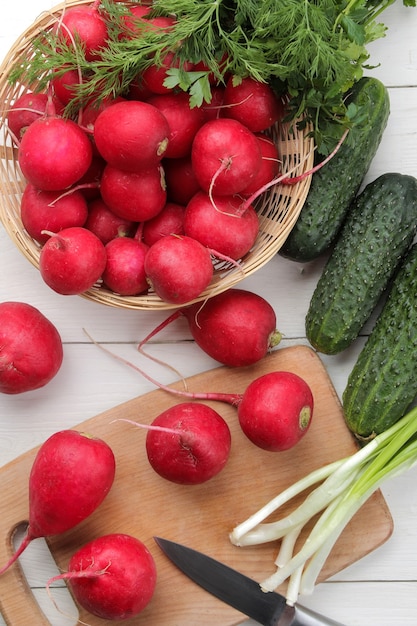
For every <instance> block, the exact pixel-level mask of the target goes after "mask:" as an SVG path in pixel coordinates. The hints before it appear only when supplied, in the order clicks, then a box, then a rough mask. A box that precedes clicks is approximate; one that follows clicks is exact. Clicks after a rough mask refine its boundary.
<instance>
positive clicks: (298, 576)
mask: <svg viewBox="0 0 417 626" xmlns="http://www.w3.org/2000/svg"><path fill="white" fill-rule="evenodd" d="M416 434H417V407H414V408H413V409H411V410H410V411H409V412H408V413H407V414H406V415H405V416H404V417H403V418H402V419H401V420H399V421H398V422H396V423H395V424H394V425H393V426H391V427H390V428H389V429H387V430H386V431H384V432H383V433H380V434H378V435H376V436H375V437H374V439H372V440H371V441H370V442H369V443H368V444H366V445H365V446H364V447H363V448H361V449H359V450H358V451H357V452H356V453H355V454H352V455H351V456H348V457H346V458H344V459H340V460H338V461H335V462H333V463H330V464H328V465H325V466H323V467H321V468H319V469H317V470H315V471H313V472H311V473H310V474H308V475H307V476H305V477H304V478H302V479H301V480H299V481H297V482H296V483H294V484H293V485H291V486H290V487H289V488H288V489H286V490H285V491H283V492H282V493H280V494H279V495H278V496H276V497H275V498H273V499H272V500H271V501H269V502H268V503H267V504H265V505H264V506H263V507H262V508H261V509H260V510H258V511H257V512H255V513H254V514H253V515H251V516H250V517H249V518H248V519H247V520H245V521H244V522H242V523H241V524H239V525H238V526H236V527H235V528H234V529H233V531H232V532H231V534H230V541H231V542H232V543H233V544H234V545H237V546H248V545H255V544H260V543H266V542H270V541H275V540H277V539H281V540H282V541H281V547H280V550H279V554H278V557H277V559H276V561H275V565H276V566H277V570H276V571H275V572H274V573H273V574H272V575H271V576H269V578H267V579H266V580H264V581H262V582H261V583H260V586H261V588H262V589H263V590H264V591H273V590H274V589H276V588H277V587H278V586H279V585H281V584H282V583H283V582H284V581H287V582H288V588H287V602H288V603H289V604H294V603H295V602H296V601H297V598H298V596H299V594H310V593H312V591H313V589H314V586H315V584H316V582H317V578H318V575H319V573H320V571H321V569H322V567H323V565H324V563H325V561H326V559H327V557H328V555H329V553H330V551H331V550H332V548H333V546H334V544H335V543H336V541H337V539H338V537H339V536H340V534H341V533H342V532H343V530H344V528H345V527H346V525H347V524H348V522H349V521H350V520H351V519H352V517H353V516H354V515H355V513H356V512H357V511H358V510H359V509H360V508H361V507H362V505H363V504H364V503H365V502H366V501H367V500H368V498H369V497H370V496H371V495H372V494H373V493H374V492H375V491H376V490H377V489H378V488H379V487H380V486H381V484H382V483H383V482H384V481H385V480H387V479H388V478H391V477H393V476H396V475H398V474H401V473H403V472H405V471H406V470H408V469H410V468H411V467H412V466H413V465H414V464H415V463H416V462H417V437H416ZM318 483H319V484H318ZM317 484H318V486H316V487H315V488H314V489H313V490H312V491H311V492H310V493H308V495H307V496H306V498H305V499H304V501H303V502H302V503H301V504H300V505H299V506H298V507H296V508H295V510H294V511H292V512H291V513H289V514H288V515H286V516H284V517H282V518H281V519H279V520H278V521H274V522H264V520H265V519H266V518H267V517H268V516H269V515H271V514H272V513H274V512H275V511H276V510H277V509H278V508H280V507H281V506H282V505H283V504H285V503H287V502H289V501H290V500H292V499H293V498H294V496H296V495H299V494H300V493H302V492H303V491H305V490H306V489H308V488H310V487H312V486H313V485H317ZM318 513H320V516H319V517H318V519H317V521H316V522H315V524H314V526H313V527H312V529H311V531H310V532H309V534H308V535H307V537H306V539H305V541H304V543H303V544H302V545H301V547H300V548H299V550H298V552H295V553H294V549H295V543H296V541H297V539H298V538H299V535H300V533H301V531H302V529H303V528H304V527H305V525H306V524H307V523H308V522H310V521H311V520H312V518H313V517H315V516H316V515H317V514H318Z"/></svg>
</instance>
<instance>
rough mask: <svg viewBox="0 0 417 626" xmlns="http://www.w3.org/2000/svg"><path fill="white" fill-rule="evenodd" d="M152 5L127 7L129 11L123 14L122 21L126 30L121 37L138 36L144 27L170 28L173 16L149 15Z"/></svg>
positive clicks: (152, 28)
mask: <svg viewBox="0 0 417 626" xmlns="http://www.w3.org/2000/svg"><path fill="white" fill-rule="evenodd" d="M151 9H152V7H151V6H150V5H146V4H145V5H139V6H133V7H129V12H128V13H127V14H126V15H124V16H123V18H122V19H123V23H124V25H125V27H126V32H123V33H121V35H120V36H121V38H122V37H126V38H132V39H134V38H137V37H140V35H141V33H142V32H143V30H144V29H146V30H148V29H150V30H158V29H161V30H170V29H171V28H172V26H173V25H174V24H175V19H174V18H173V17H165V16H163V15H159V16H156V17H150V16H149V13H150V11H151Z"/></svg>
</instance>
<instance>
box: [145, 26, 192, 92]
mask: <svg viewBox="0 0 417 626" xmlns="http://www.w3.org/2000/svg"><path fill="white" fill-rule="evenodd" d="M154 23H155V22H154ZM179 67H181V69H182V70H184V72H190V71H192V69H193V64H192V63H189V62H187V61H185V62H184V63H180V60H179V59H178V58H177V57H176V55H175V54H174V53H173V52H167V53H166V54H165V55H164V57H163V58H162V59H161V61H160V63H158V64H156V63H155V64H154V65H150V66H149V67H147V68H146V69H145V70H144V71H143V72H142V80H143V83H144V85H145V86H146V87H147V88H148V89H150V90H151V91H152V93H154V94H168V93H170V92H171V91H172V90H171V88H170V87H166V86H165V80H166V79H167V77H168V70H169V69H171V68H179Z"/></svg>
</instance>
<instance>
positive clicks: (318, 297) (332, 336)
mask: <svg viewBox="0 0 417 626" xmlns="http://www.w3.org/2000/svg"><path fill="white" fill-rule="evenodd" d="M416 225H417V179H416V178H414V177H413V176H408V175H405V174H397V173H386V174H383V175H382V176H380V177H379V178H377V179H376V180H374V181H373V182H371V183H369V184H368V185H367V186H366V187H365V189H364V190H363V191H362V192H361V193H360V194H359V195H358V196H357V197H356V198H355V200H354V202H353V204H352V206H351V209H350V210H349V214H348V217H347V219H346V221H345V223H344V225H343V227H342V230H341V232H340V236H339V238H338V239H337V242H336V244H335V247H334V249H333V252H332V254H331V255H330V257H329V259H328V261H327V263H326V265H325V267H324V270H323V272H322V275H321V276H320V278H319V280H318V283H317V286H316V288H315V291H314V293H313V295H312V298H311V301H310V306H309V309H308V311H307V315H306V336H307V338H308V340H309V342H310V343H311V345H312V346H313V347H314V348H315V349H316V350H318V351H319V352H323V353H325V354H337V353H338V352H341V351H342V350H345V349H346V348H347V347H348V346H350V345H351V343H352V342H353V341H354V339H356V337H357V336H358V335H359V332H360V330H361V328H362V327H363V325H364V324H365V322H366V321H367V320H368V318H369V317H370V315H371V313H372V311H373V310H374V308H375V306H376V304H377V302H378V300H379V298H380V297H381V295H382V293H383V292H384V290H385V289H386V287H387V285H388V283H389V281H390V279H391V278H392V276H393V274H394V272H395V270H396V268H397V267H398V265H399V263H400V262H401V259H402V257H403V256H404V255H405V253H406V252H407V250H408V248H409V247H410V245H411V243H412V241H413V237H414V235H415V233H416Z"/></svg>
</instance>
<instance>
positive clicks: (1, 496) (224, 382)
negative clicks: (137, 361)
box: [0, 346, 393, 626]
mask: <svg viewBox="0 0 417 626" xmlns="http://www.w3.org/2000/svg"><path fill="white" fill-rule="evenodd" d="M274 370H287V371H292V372H295V373H297V374H299V375H300V376H302V377H304V378H305V380H306V381H307V382H308V383H309V384H310V386H311V388H312V391H313V394H314V399H315V409H314V415H313V421H312V424H311V427H310V430H309V431H308V433H307V434H306V436H305V437H304V439H303V440H302V441H301V442H300V443H299V444H298V445H297V446H296V447H295V448H293V449H292V450H289V451H286V452H282V453H272V452H266V451H263V450H260V449H258V448H256V447H255V446H254V445H253V444H251V443H250V442H249V441H248V440H247V439H246V438H245V436H244V435H243V434H242V433H241V431H240V428H239V425H238V421H237V415H236V410H235V409H234V408H233V407H231V406H228V405H225V404H221V403H213V402H210V403H208V404H210V405H211V406H213V408H215V409H216V410H217V411H218V412H219V413H221V415H223V417H224V418H225V419H226V421H227V422H228V423H229V425H230V428H231V432H232V441H233V444H232V451H231V456H230V460H229V462H228V464H227V466H226V467H225V469H224V470H223V471H222V472H221V473H220V474H219V475H218V476H217V477H215V478H213V479H212V480H211V481H209V482H208V483H206V484H204V485H200V486H182V485H175V484H173V483H169V482H168V481H165V480H164V479H162V478H160V477H159V476H158V475H157V474H155V473H154V472H153V470H152V469H151V468H150V466H149V464H148V461H147V458H146V454H145V446H144V444H145V438H146V431H145V430H141V429H138V428H137V427H135V426H132V425H130V424H127V423H125V422H120V421H119V422H114V420H116V419H118V418H124V419H130V420H135V421H137V422H142V423H143V422H151V421H152V420H153V419H154V418H155V417H156V416H157V415H158V414H159V413H160V412H161V411H162V410H164V409H166V408H168V407H169V406H171V405H173V404H175V403H178V402H181V401H183V400H182V399H181V398H177V397H175V396H173V395H171V394H169V393H167V392H164V391H162V390H159V389H158V390H156V391H153V392H151V393H148V394H146V395H143V396H141V397H138V398H135V399H133V400H131V401H129V402H126V403H124V404H122V405H119V406H116V407H115V408H113V409H111V410H109V411H106V412H105V413H102V414H100V415H97V416H96V417H94V418H92V419H89V420H87V421H86V422H83V423H82V424H80V425H78V426H77V427H76V429H77V430H82V431H85V432H89V433H91V434H93V435H96V436H99V437H102V438H103V439H105V440H106V441H107V443H108V444H109V445H110V446H111V447H112V449H113V451H114V453H115V456H116V462H117V471H116V480H115V483H114V485H113V487H112V489H111V491H110V493H109V495H108V496H107V498H106V500H105V501H104V502H103V504H102V505H101V506H100V507H99V509H98V510H97V511H96V512H95V513H94V514H93V515H92V516H91V517H90V518H89V519H88V520H86V521H85V522H83V523H82V524H80V525H79V526H78V527H77V528H76V529H73V530H72V531H69V532H67V533H65V534H63V535H61V536H59V537H52V538H49V539H48V545H49V547H50V549H51V552H52V554H53V555H54V558H55V560H56V562H57V564H58V566H59V567H60V568H61V569H62V570H64V571H65V569H66V568H67V565H68V561H69V558H70V556H71V555H72V554H73V553H74V552H75V551H76V550H77V549H78V548H79V547H80V546H81V545H83V544H84V543H85V542H87V541H89V540H91V539H93V538H94V537H97V536H99V535H102V534H107V533H111V532H125V533H129V534H132V535H134V536H136V537H137V538H139V539H140V540H142V541H143V542H144V543H145V544H146V545H147V546H148V548H149V549H150V550H151V552H152V554H153V556H154V558H155V561H156V564H157V569H158V583H157V588H156V591H155V595H154V597H153V599H152V601H151V603H150V604H149V605H148V607H147V608H146V609H145V610H144V612H143V613H142V614H141V615H140V617H136V618H132V619H131V620H123V621H120V622H119V621H117V622H112V623H114V624H120V625H122V624H123V625H124V626H129V625H131V624H135V625H138V626H139V625H140V624H144V625H145V624H146V625H147V626H149V625H151V626H195V625H196V624H199V626H212V625H213V624H222V626H231V625H233V624H236V623H237V622H239V620H240V619H241V618H242V616H241V614H240V613H238V612H237V611H236V610H234V609H232V608H230V607H228V606H226V605H225V604H223V603H222V602H220V601H218V600H216V599H215V598H213V597H212V596H211V595H210V594H208V593H206V592H204V591H202V590H201V589H200V588H199V587H198V586H197V585H195V584H194V583H192V582H191V581H189V580H188V579H187V578H186V577H185V576H184V575H183V574H181V573H180V572H179V571H178V570H177V569H176V568H175V567H174V566H173V565H172V564H171V563H170V562H169V561H168V560H167V559H166V557H165V556H164V555H163V554H162V553H161V552H160V551H159V548H158V547H157V546H156V544H155V543H154V541H153V537H154V536H155V535H158V536H161V537H165V538H167V539H172V540H174V541H178V542H180V543H184V544H187V545H188V546H190V547H193V548H196V549H198V550H201V551H204V552H206V553H207V554H209V555H211V556H213V557H215V558H217V559H219V560H221V561H223V562H225V563H227V564H228V565H230V566H232V567H234V568H236V569H238V570H240V571H241V572H244V573H245V574H247V575H248V576H251V577H253V578H254V579H256V580H262V579H264V578H266V577H267V576H269V575H270V574H271V573H272V572H273V571H274V565H273V562H274V559H275V556H276V553H277V547H278V544H276V543H272V544H265V545H262V546H253V547H246V548H238V547H236V546H233V545H232V544H231V543H230V542H229V539H228V533H229V532H230V530H231V529H232V528H233V527H234V526H235V525H236V524H238V523H240V522H242V521H243V520H244V519H246V518H247V517H248V516H249V515H250V514H252V513H253V512H255V511H256V510H257V509H258V508H260V507H261V506H262V505H263V504H265V503H266V502H267V501H268V500H270V499H271V498H272V497H274V496H275V495H277V494H278V493H279V492H280V491H282V490H283V489H284V488H286V487H287V486H288V485H290V484H291V483H293V482H294V481H296V480H298V479H299V478H301V477H303V476H304V475H306V474H307V473H308V472H310V471H312V470H313V469H315V468H318V467H319V466H322V465H323V464H326V463H329V462H331V461H334V460H336V459H339V458H341V457H343V456H345V455H348V454H351V453H353V452H355V450H356V449H357V446H356V443H355V442H354V439H353V437H352V435H351V434H350V432H349V431H348V429H347V427H346V425H345V423H344V420H343V413H342V409H341V406H340V402H339V400H338V398H337V395H336V392H335V390H334V388H333V386H332V383H331V381H330V379H329V377H328V375H327V372H326V370H325V368H324V366H323V364H322V362H321V360H320V358H319V357H318V356H317V354H316V353H315V352H314V351H313V350H311V349H310V348H308V347H305V346H296V347H290V348H282V349H278V350H276V351H274V352H273V353H272V354H270V355H268V356H267V357H266V358H265V359H263V360H262V361H261V362H260V363H258V364H256V365H255V366H250V367H247V368H243V369H229V368H225V367H220V368H217V369H214V370H211V371H208V372H206V373H203V374H198V375H196V376H194V377H191V378H189V379H188V387H189V389H190V390H191V391H202V392H204V391H222V392H226V393H242V392H243V391H244V390H245V388H246V386H247V385H248V384H249V382H251V381H252V380H253V379H254V378H256V377H257V376H260V375H261V374H264V373H266V372H270V371H274ZM174 386H177V385H174ZM36 452H37V449H33V450H31V451H30V452H28V453H26V454H24V455H23V456H21V457H19V458H18V459H16V460H14V461H12V462H11V463H9V464H8V465H6V466H5V467H3V468H2V469H0V502H1V518H0V563H1V564H3V563H5V562H6V561H7V559H8V558H9V556H10V554H11V551H12V548H11V544H12V537H13V532H14V529H15V528H16V526H17V525H19V524H20V523H22V522H24V521H25V520H27V519H28V494H27V484H28V476H29V472H30V468H31V466H32V463H33V459H34V457H35V454H36ZM392 530H393V523H392V518H391V515H390V512H389V510H388V507H387V505H386V503H385V501H384V499H383V497H382V495H381V493H380V492H379V491H377V492H376V493H375V494H374V495H373V496H372V497H371V498H370V500H368V502H367V503H366V504H365V505H364V506H363V507H362V509H361V510H360V511H359V512H358V513H357V514H356V515H355V517H354V518H353V520H352V521H351V522H350V524H349V525H348V527H347V528H346V529H345V531H344V532H343V533H342V535H341V537H340V538H339V540H338V542H337V544H336V545H335V547H334V549H333V551H332V552H331V554H330V556H329V558H328V561H327V563H326V565H325V567H324V569H323V571H322V573H321V578H320V579H321V580H324V579H326V578H328V577H330V576H332V575H333V574H335V573H337V572H338V571H340V570H342V569H343V568H345V567H347V566H348V565H350V564H352V563H353V562H355V561H357V560H358V559H360V558H361V557H363V556H365V555H366V554H367V553H369V552H370V551H372V550H374V549H375V548H377V547H378V546H380V545H381V544H382V543H384V542H385V541H386V540H387V539H388V538H389V536H390V535H391V533H392ZM45 582H46V581H45ZM282 590H284V588H281V591H282ZM348 601H350V600H349V599H348V598H346V602H348ZM0 608H1V611H2V613H3V615H4V618H5V620H6V623H7V624H8V625H10V626H21V625H22V624H34V623H36V624H37V626H44V625H45V626H46V625H47V624H48V623H49V622H47V621H46V619H45V617H44V616H43V614H42V613H40V611H39V609H38V606H37V603H36V601H35V599H34V597H33V596H32V593H31V591H30V589H29V588H28V587H27V585H26V582H25V579H24V576H23V574H22V573H21V571H20V567H19V565H15V566H13V567H12V568H11V569H9V570H8V571H7V572H6V573H5V574H4V575H3V576H2V577H1V578H0ZM323 610H324V609H323ZM80 619H81V620H83V621H84V622H87V623H88V624H90V625H91V626H99V625H104V624H106V623H108V622H106V621H104V620H101V619H99V618H96V617H94V616H92V615H89V614H87V613H85V612H84V611H83V610H82V609H80Z"/></svg>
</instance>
